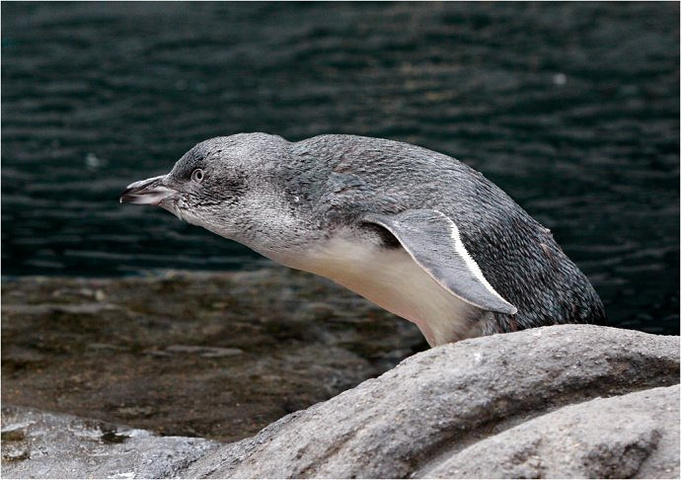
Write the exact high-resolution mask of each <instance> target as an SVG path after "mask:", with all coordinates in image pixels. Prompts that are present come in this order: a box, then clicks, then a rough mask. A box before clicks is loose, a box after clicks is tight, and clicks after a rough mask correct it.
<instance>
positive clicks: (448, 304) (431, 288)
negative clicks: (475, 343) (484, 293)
mask: <svg viewBox="0 0 681 480" xmlns="http://www.w3.org/2000/svg"><path fill="white" fill-rule="evenodd" d="M292 266H293V267H295V268H299V269H301V270H306V271H309V272H312V273H316V274H318V275H321V276H323V277H327V278H330V279H331V280H334V281H335V282H336V283H339V284H341V285H343V286H344V287H346V288H348V289H350V290H352V291H353V292H356V293H358V294H359V295H361V296H363V297H364V298H366V299H368V300H370V301H371V302H373V303H375V304H376V305H378V306H380V307H382V308H384V309H386V310H388V311H390V312H392V313H394V314H396V315H399V316H401V317H403V318H406V319H407V320H410V321H412V322H414V323H415V324H416V325H418V327H419V328H420V329H421V331H422V333H423V334H424V336H425V337H426V339H427V340H428V343H429V344H430V345H431V346H433V345H440V344H443V343H447V342H451V341H456V340H461V339H463V338H468V337H474V336H478V335H481V334H482V325H481V322H477V321H475V320H476V319H477V318H479V317H480V316H481V315H482V314H483V311H482V310H480V309H478V308H475V307H473V306H471V305H470V304H468V303H466V302H464V301H463V300H461V299H460V298H458V297H456V296H455V295H453V294H452V293H451V292H449V291H448V290H446V289H445V288H443V287H442V286H441V285H440V284H439V283H438V282H437V281H435V280H434V279H433V277H431V276H430V275H429V274H428V273H427V272H426V271H425V270H423V268H421V267H420V266H419V265H418V264H417V263H416V262H415V261H414V260H413V259H412V258H411V256H410V255H409V254H408V253H407V252H406V251H405V250H404V249H403V248H401V247H397V248H383V247H380V246H378V245H372V244H366V243H360V242H359V241H354V240H353V239H349V238H345V237H336V238H333V239H331V240H329V241H328V242H327V243H326V244H325V245H324V246H322V247H321V248H320V247H318V248H315V249H311V251H310V252H309V253H308V254H307V255H306V258H305V259H303V261H302V262H301V263H300V264H298V265H292Z"/></svg>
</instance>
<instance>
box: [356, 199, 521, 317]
mask: <svg viewBox="0 0 681 480" xmlns="http://www.w3.org/2000/svg"><path fill="white" fill-rule="evenodd" d="M363 220H364V221H365V222H368V223H373V224H376V225H379V226H381V227H383V228H385V229H387V230H388V231H389V232H390V233H391V234H393V235H394V236H395V238H397V240H398V241H399V242H400V244H401V245H402V247H403V248H404V249H405V250H406V251H407V253H408V254H409V255H410V256H411V257H412V259H413V260H414V261H415V262H416V264H417V265H419V266H420V267H421V268H422V269H423V270H424V271H425V272H426V273H428V274H429V275H430V276H431V277H432V278H433V279H434V280H435V281H437V282H438V283H439V284H440V285H441V286H442V287H444V288H445V289H446V290H448V291H450V292H451V293H452V294H454V295H455V296H457V297H458V298H460V299H461V300H463V301H465V302H466V303H469V304H471V305H473V306H475V307H478V308H481V309H483V310H490V311H493V312H500V313H505V314H515V313H516V312H517V311H518V310H517V308H516V307H515V306H513V305H511V304H510V303H509V302H508V301H506V300H505V299H504V298H503V297H502V296H501V295H499V293H497V291H496V290H495V289H494V287H492V285H490V283H489V282H488V281H487V279H486V278H485V276H484V275H483V273H482V271H481V270H480V267H479V266H478V264H477V263H476V262H475V260H474V259H473V257H471V255H470V254H469V253H468V251H467V250H466V247H465V246H464V244H463V242H462V241H461V236H460V235H459V229H458V227H457V226H456V224H455V223H454V222H453V221H452V220H451V219H450V218H449V217H447V216H446V215H445V214H443V213H442V212H440V211H438V210H406V211H404V212H402V213H398V214H395V215H383V214H369V215H367V216H365V217H364V218H363Z"/></svg>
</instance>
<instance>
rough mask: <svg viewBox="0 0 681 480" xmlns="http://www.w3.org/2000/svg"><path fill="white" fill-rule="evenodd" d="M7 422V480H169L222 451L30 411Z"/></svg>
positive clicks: (8, 413) (14, 411)
mask: <svg viewBox="0 0 681 480" xmlns="http://www.w3.org/2000/svg"><path fill="white" fill-rule="evenodd" d="M2 417H3V418H2V477H3V478H167V477H171V476H174V475H176V474H177V472H178V471H180V470H182V469H184V468H186V467H187V465H189V464H190V463H191V462H193V461H194V460H196V459H197V458H198V457H200V456H202V455H205V454H206V453H207V452H209V451H211V450H213V449H215V448H217V447H218V445H219V444H218V443H216V442H211V441H209V440H203V439H200V438H186V437H159V436H156V435H154V434H152V433H149V432H147V431H145V430H137V429H132V428H127V427H122V426H115V425H111V424H107V423H104V422H100V421H96V420H86V419H80V418H77V417H73V416H70V415H55V414H50V413H44V412H40V411H37V410H32V409H27V408H16V407H10V408H3V411H2Z"/></svg>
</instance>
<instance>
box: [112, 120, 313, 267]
mask: <svg viewBox="0 0 681 480" xmlns="http://www.w3.org/2000/svg"><path fill="white" fill-rule="evenodd" d="M288 145H289V142H287V141H286V140H284V139H283V138H281V137H278V136H275V135H268V134H264V133H249V134H244V133H241V134H236V135H231V136H228V137H216V138H212V139H209V140H206V141H203V142H201V143H199V144H197V145H195V146H194V147H193V148H192V149H191V150H189V151H188V152H187V153H185V154H184V155H183V156H182V158H180V159H179V160H178V161H177V163H176V164H175V166H174V167H173V168H172V170H171V171H170V172H169V173H168V174H166V175H160V176H158V177H153V178H149V179H146V180H141V181H138V182H135V183H132V184H130V185H129V186H128V187H127V189H126V190H125V191H124V192H123V193H122V195H121V198H120V201H121V203H133V204H143V205H154V206H159V207H161V208H163V209H165V210H168V211H169V212H171V213H173V214H174V215H175V216H177V217H178V218H180V219H181V220H184V221H186V222H188V223H191V224H193V225H197V226H201V227H204V228H206V229H207V230H210V231H211V232H213V233H216V234H218V235H221V236H222V237H225V238H228V239H230V240H235V241H238V242H240V243H243V244H244V245H247V246H248V247H250V248H252V249H253V250H255V251H258V252H260V253H262V254H264V255H266V256H269V257H270V258H272V252H278V253H279V252H282V251H286V250H290V249H292V248H294V247H295V244H296V242H295V241H294V240H295V239H296V238H300V235H299V233H300V232H299V231H298V230H299V229H297V228H295V224H296V222H295V221H294V220H295V219H292V218H291V217H292V215H293V209H294V208H293V207H294V205H292V203H293V202H296V201H299V199H298V197H294V198H289V197H290V195H286V186H285V182H284V179H281V178H277V175H276V173H275V170H276V166H277V165H278V164H280V163H282V162H285V160H286V157H287V156H288V155H289V154H288V151H287V149H288ZM292 226H293V228H292Z"/></svg>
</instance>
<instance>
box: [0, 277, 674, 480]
mask: <svg viewBox="0 0 681 480" xmlns="http://www.w3.org/2000/svg"><path fill="white" fill-rule="evenodd" d="M2 307H3V308H2V360H3V361H2V381H3V382H2V386H3V388H2V401H3V411H2V441H3V442H2V443H3V459H2V476H3V477H5V478H21V477H33V478H82V477H100V478H101V477H112V478H116V477H117V478H142V477H144V478H163V477H166V478H167V477H188V478H205V477H215V478H227V477H232V478H238V477H241V478H262V477H338V478H347V477H393V478H403V477H432V478H436V477H440V478H445V477H458V478H471V477H489V478H492V477H525V478H527V477H533V478H542V477H543V478H546V477H608V478H613V477H622V478H625V477H633V478H636V477H638V478H644V477H648V478H678V476H679V473H680V472H679V397H678V395H679V393H678V392H679V388H678V384H679V337H673V336H659V335H650V334H645V333H641V332H635V331H629V330H622V329H615V328H607V327H599V326H589V325H563V326H555V327H545V328H541V329H534V330H528V331H524V332H517V333H513V334H505V335H493V336H490V337H484V338H478V339H472V340H466V341H463V342H459V343H457V344H453V345H445V346H442V347H439V348H436V349H431V350H426V345H425V344H424V343H423V341H422V339H421V337H420V333H419V332H418V330H416V329H415V328H414V327H413V326H412V325H410V324H409V323H408V322H405V321H403V320H401V319H398V318H396V317H393V316H392V315H389V314H387V313H385V312H383V311H381V310H379V309H377V308H376V307H373V306H372V305H371V304H369V303H367V302H365V301H363V300H362V299H360V298H357V297H356V296H354V295H352V294H350V293H348V292H346V291H344V290H343V289H341V288H339V287H336V286H335V285H333V284H332V283H330V282H325V281H322V280H320V279H318V278H314V279H313V278H312V277H310V276H308V275H306V274H303V273H299V272H293V271H290V270H286V269H280V268H272V269H267V270H262V271H257V272H236V273H225V274H195V273H192V274H189V273H184V272H171V273H167V274H165V275H162V276H161V277H156V276H154V277H149V278H128V279H117V280H111V279H106V280H101V279H54V278H35V277H33V278H19V279H16V280H7V281H3V286H2ZM422 350H425V351H422ZM407 357H408V358H407ZM405 358H406V360H404V361H402V360H403V359H405ZM400 362H401V363H400ZM398 363H399V365H397V364H398ZM395 365H397V366H396V367H395ZM384 372H385V373H384ZM374 377H376V378H374ZM367 379H368V380H367ZM341 392H342V393H341ZM264 427H266V428H264Z"/></svg>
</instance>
